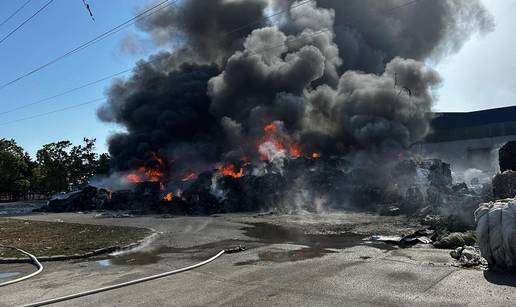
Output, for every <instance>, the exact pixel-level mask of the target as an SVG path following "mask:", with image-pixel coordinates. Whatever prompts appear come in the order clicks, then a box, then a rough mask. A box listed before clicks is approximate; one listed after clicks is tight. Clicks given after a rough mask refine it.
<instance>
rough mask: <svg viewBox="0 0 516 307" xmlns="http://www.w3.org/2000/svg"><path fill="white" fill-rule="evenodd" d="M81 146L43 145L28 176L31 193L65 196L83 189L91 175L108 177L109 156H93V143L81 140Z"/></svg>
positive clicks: (56, 143)
mask: <svg viewBox="0 0 516 307" xmlns="http://www.w3.org/2000/svg"><path fill="white" fill-rule="evenodd" d="M83 142H84V143H83V144H80V145H76V146H72V143H71V142H70V141H60V142H55V143H50V144H46V145H43V147H42V148H41V149H40V150H38V152H37V154H36V156H37V159H36V165H35V166H34V167H32V168H31V172H30V173H31V178H32V182H31V186H32V187H33V189H34V190H35V191H38V192H39V193H43V194H47V195H48V194H54V193H56V192H66V191H70V190H75V189H79V188H82V187H84V186H85V185H87V184H88V183H89V180H90V179H91V177H93V176H94V175H97V174H99V175H107V174H109V163H110V157H109V155H108V154H102V155H100V156H99V155H98V154H97V153H95V142H96V140H95V139H88V138H84V139H83Z"/></svg>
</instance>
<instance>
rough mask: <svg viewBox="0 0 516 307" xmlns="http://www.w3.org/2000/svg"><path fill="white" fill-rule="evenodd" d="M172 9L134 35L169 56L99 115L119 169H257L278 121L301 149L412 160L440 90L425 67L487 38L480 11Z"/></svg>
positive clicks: (440, 4)
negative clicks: (162, 160)
mask: <svg viewBox="0 0 516 307" xmlns="http://www.w3.org/2000/svg"><path fill="white" fill-rule="evenodd" d="M179 3H180V4H179V5H178V6H171V7H169V8H167V9H165V10H162V11H160V12H159V13H157V14H155V15H153V16H151V17H149V18H147V19H144V20H142V21H140V22H139V24H138V26H139V28H140V30H142V31H144V32H146V33H148V34H149V35H150V36H151V37H152V38H153V40H154V41H155V42H156V43H157V44H158V45H159V44H162V46H167V47H169V46H171V48H172V49H173V50H171V51H166V52H165V51H163V52H161V53H159V54H157V55H155V56H153V57H151V58H150V60H149V61H141V62H139V63H138V65H137V68H136V69H135V71H134V73H133V76H132V77H130V78H129V79H128V80H125V81H117V82H115V83H114V84H113V85H112V86H111V88H110V89H109V91H108V93H107V94H108V98H109V99H108V102H107V103H106V105H104V106H103V107H101V108H100V109H99V111H98V114H99V117H100V118H101V119H102V120H103V121H106V122H114V123H117V124H120V125H121V126H123V127H124V128H126V130H127V131H126V132H124V133H119V134H116V135H114V136H112V137H111V139H110V140H109V150H110V153H111V155H112V157H113V161H114V167H115V168H116V169H117V170H130V169H134V168H135V167H138V166H141V165H145V163H148V160H149V158H148V157H149V152H155V153H157V154H158V155H160V156H164V157H166V158H167V159H168V160H169V161H174V165H176V168H179V169H181V168H185V169H186V168H189V167H190V168H197V169H199V168H209V167H211V166H213V163H215V162H218V161H222V160H225V159H230V158H234V157H236V156H242V155H245V156H249V157H252V158H254V159H257V158H258V156H259V153H258V152H257V148H256V147H257V146H256V142H257V140H259V139H260V137H262V136H263V127H264V126H265V125H267V124H269V123H271V122H274V121H279V122H282V123H283V125H284V128H285V130H286V133H288V134H289V139H293V140H296V141H297V142H298V143H299V144H300V146H301V147H302V149H303V150H304V151H307V152H315V151H317V152H321V153H322V154H323V155H324V154H327V155H335V154H341V155H345V154H350V155H353V154H356V153H358V152H361V153H362V152H366V153H372V154H373V155H375V154H376V153H378V152H384V151H392V152H399V150H401V149H407V148H408V147H409V146H410V145H411V144H412V143H414V142H417V141H420V140H422V139H423V138H424V137H425V135H426V134H427V133H428V131H429V120H430V117H429V116H430V115H429V114H430V112H431V110H432V105H433V101H434V97H435V88H436V87H437V86H438V85H439V83H440V81H441V80H440V77H439V75H438V73H437V72H436V71H434V70H433V69H432V68H430V67H428V66H427V65H425V64H424V63H431V62H432V60H433V61H436V60H438V59H439V58H440V57H442V56H445V55H446V54H448V53H450V52H455V51H457V50H459V49H460V48H461V46H462V45H463V43H464V42H465V41H466V40H467V39H468V38H469V37H470V36H471V35H473V34H475V33H485V32H487V31H489V30H491V29H492V28H493V21H492V18H491V16H490V15H489V14H488V12H487V11H486V9H485V8H484V7H483V6H482V4H481V3H480V2H479V1H478V0H471V1H461V0H443V1H429V0H421V1H417V2H415V3H412V4H410V5H405V4H407V2H406V1H402V0H388V1H373V0H361V1H341V0H318V1H309V2H306V3H303V1H294V2H292V1H288V2H287V1H281V0H276V1H266V0H248V1H244V0H231V1H230V0H213V1H205V0H184V1H181V2H179ZM289 6H291V9H290V10H289V11H288V14H283V15H278V16H277V17H276V18H275V19H274V20H267V19H263V16H265V15H266V14H268V12H270V11H269V10H270V9H276V10H280V9H285V8H288V7H289ZM252 21H257V22H255V23H252V24H250V23H251V22H252ZM235 29H236V30H235ZM378 156H379V157H381V156H382V155H378ZM192 164H194V165H195V166H192Z"/></svg>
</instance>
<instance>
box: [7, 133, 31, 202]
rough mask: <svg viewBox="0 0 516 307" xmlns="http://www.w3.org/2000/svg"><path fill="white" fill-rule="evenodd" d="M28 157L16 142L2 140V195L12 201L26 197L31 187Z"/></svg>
mask: <svg viewBox="0 0 516 307" xmlns="http://www.w3.org/2000/svg"><path fill="white" fill-rule="evenodd" d="M27 157H28V155H27V154H26V153H25V152H24V151H23V148H22V147H21V146H18V144H16V141H15V140H12V139H11V140H7V139H0V193H2V194H6V195H8V197H9V199H11V200H17V199H18V198H19V197H20V196H22V195H26V194H27V192H28V189H29V187H30V182H29V180H28V178H27V174H28V167H29V165H28V161H30V157H28V158H29V159H28V160H27Z"/></svg>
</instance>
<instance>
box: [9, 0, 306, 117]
mask: <svg viewBox="0 0 516 307" xmlns="http://www.w3.org/2000/svg"><path fill="white" fill-rule="evenodd" d="M313 1H314V0H308V1H304V2H301V3H298V4H296V5H295V6H293V7H292V9H295V8H298V7H300V6H302V5H305V4H308V3H309V2H313ZM174 3H175V2H174ZM174 3H171V4H169V5H168V6H170V5H173V4H174ZM287 11H288V10H287V9H286V10H281V11H279V12H276V13H274V14H272V15H268V16H265V17H262V18H260V19H258V20H256V21H254V22H251V23H248V24H246V25H243V26H240V27H238V28H236V29H233V30H230V31H229V32H226V34H231V33H234V32H236V31H239V30H241V29H244V28H246V27H249V26H251V25H253V24H256V23H258V22H260V21H262V20H265V19H270V18H272V17H275V16H278V15H279V14H283V13H285V12H287ZM153 13H156V12H153ZM160 60H161V58H156V59H154V60H151V61H148V62H147V63H153V62H157V61H160ZM133 69H134V67H131V68H128V69H125V70H122V71H119V72H117V73H114V74H112V75H109V76H106V77H103V78H100V79H97V80H95V81H91V82H88V83H85V84H83V85H80V86H78V87H75V88H72V89H69V90H66V91H64V92H61V93H59V94H55V95H52V96H49V97H46V98H43V99H40V100H37V101H35V102H31V103H28V104H24V105H21V106H19V107H15V108H12V109H9V110H7V111H3V112H0V115H4V114H8V113H12V112H14V111H18V110H21V109H25V108H27V107H30V106H33V105H37V104H41V103H44V102H47V101H49V100H52V99H54V98H57V97H61V96H64V95H66V94H69V93H72V92H75V91H78V90H80V89H83V88H86V87H88V86H91V85H94V84H97V83H100V82H102V81H105V80H108V79H112V78H114V77H117V76H119V75H122V74H125V73H128V72H130V71H132V70H133Z"/></svg>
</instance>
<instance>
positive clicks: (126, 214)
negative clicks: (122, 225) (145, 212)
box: [95, 211, 134, 219]
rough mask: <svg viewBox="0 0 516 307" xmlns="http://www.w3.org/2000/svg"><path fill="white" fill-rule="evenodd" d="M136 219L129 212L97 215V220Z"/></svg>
mask: <svg viewBox="0 0 516 307" xmlns="http://www.w3.org/2000/svg"><path fill="white" fill-rule="evenodd" d="M130 217H134V215H133V214H131V213H129V212H123V211H120V212H101V213H97V214H95V218H114V219H121V218H130Z"/></svg>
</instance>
